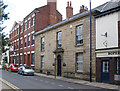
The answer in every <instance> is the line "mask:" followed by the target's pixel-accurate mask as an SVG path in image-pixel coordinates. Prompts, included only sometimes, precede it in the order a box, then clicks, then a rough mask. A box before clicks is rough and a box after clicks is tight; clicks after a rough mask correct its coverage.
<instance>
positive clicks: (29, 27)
mask: <svg viewBox="0 0 120 91" xmlns="http://www.w3.org/2000/svg"><path fill="white" fill-rule="evenodd" d="M30 25H31V20H29V28H30Z"/></svg>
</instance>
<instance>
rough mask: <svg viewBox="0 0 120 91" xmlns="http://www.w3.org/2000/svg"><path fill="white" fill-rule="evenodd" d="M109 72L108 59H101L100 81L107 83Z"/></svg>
mask: <svg viewBox="0 0 120 91" xmlns="http://www.w3.org/2000/svg"><path fill="white" fill-rule="evenodd" d="M109 72H110V63H109V61H108V60H106V61H102V65H101V81H102V82H104V83H109V78H110V77H109Z"/></svg>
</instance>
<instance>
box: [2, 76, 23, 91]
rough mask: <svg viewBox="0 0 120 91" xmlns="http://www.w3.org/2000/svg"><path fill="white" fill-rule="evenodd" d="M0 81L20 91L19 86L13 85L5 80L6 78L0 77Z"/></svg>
mask: <svg viewBox="0 0 120 91" xmlns="http://www.w3.org/2000/svg"><path fill="white" fill-rule="evenodd" d="M0 81H1V82H3V83H5V84H6V85H8V86H9V87H11V88H12V89H14V90H16V91H22V90H21V89H20V88H18V87H16V86H15V85H13V84H11V83H9V82H7V81H6V80H4V79H2V78H0Z"/></svg>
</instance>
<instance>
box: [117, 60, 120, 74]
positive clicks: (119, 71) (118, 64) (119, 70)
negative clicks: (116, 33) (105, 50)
mask: <svg viewBox="0 0 120 91" xmlns="http://www.w3.org/2000/svg"><path fill="white" fill-rule="evenodd" d="M117 74H120V58H117Z"/></svg>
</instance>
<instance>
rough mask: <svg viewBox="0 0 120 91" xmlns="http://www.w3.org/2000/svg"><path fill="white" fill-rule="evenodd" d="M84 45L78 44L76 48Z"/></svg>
mask: <svg viewBox="0 0 120 91" xmlns="http://www.w3.org/2000/svg"><path fill="white" fill-rule="evenodd" d="M83 45H84V44H78V45H75V47H79V46H83Z"/></svg>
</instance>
